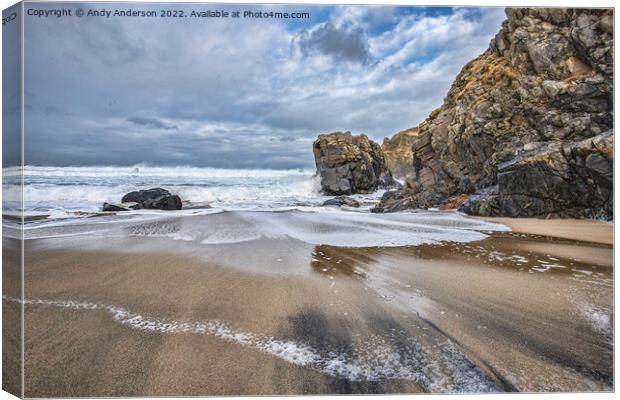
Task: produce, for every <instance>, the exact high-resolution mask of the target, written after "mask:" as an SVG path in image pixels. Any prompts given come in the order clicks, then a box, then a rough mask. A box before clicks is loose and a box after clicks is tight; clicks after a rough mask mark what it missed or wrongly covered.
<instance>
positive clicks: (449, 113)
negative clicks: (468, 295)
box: [374, 8, 613, 219]
mask: <svg viewBox="0 0 620 400" xmlns="http://www.w3.org/2000/svg"><path fill="white" fill-rule="evenodd" d="M506 14H507V16H508V19H507V20H506V21H505V22H504V23H503V25H502V28H501V30H500V32H499V33H498V34H497V35H496V37H495V38H494V39H493V40H492V41H491V44H490V46H489V48H488V49H487V50H486V51H485V52H484V53H483V54H482V55H480V56H479V57H478V58H476V59H474V60H472V61H471V62H469V63H468V64H467V65H465V67H464V68H463V69H462V71H461V72H460V73H459V75H458V76H457V77H456V79H455V81H454V83H453V84H452V87H451V88H450V90H449V92H448V94H447V96H446V98H445V100H444V103H443V105H442V106H441V107H439V108H438V109H436V110H435V111H433V112H432V113H431V114H430V115H429V116H428V118H427V119H426V120H425V121H424V122H423V123H422V124H420V125H419V126H418V127H417V137H415V139H414V140H413V142H412V145H411V152H412V154H411V157H410V158H409V159H408V160H405V161H401V160H399V161H398V162H397V164H398V165H396V166H393V167H392V168H394V169H395V170H399V171H400V170H408V171H411V170H412V172H410V173H409V175H410V177H411V178H413V179H414V180H415V181H416V182H417V185H414V187H413V188H412V187H407V188H405V189H403V190H401V191H398V192H388V193H386V195H385V196H384V199H383V200H382V202H381V203H380V204H379V206H378V207H377V208H376V209H375V210H374V211H376V212H389V211H397V210H402V209H405V208H416V207H439V206H441V205H443V204H445V203H446V202H450V201H451V199H453V198H454V197H455V196H459V198H463V195H464V194H465V195H472V196H471V197H469V201H468V202H467V203H466V204H464V205H463V206H462V208H461V209H462V210H464V211H466V212H468V213H471V214H476V215H504V216H514V217H525V216H548V215H551V216H560V217H564V216H580V217H581V216H583V217H595V218H605V219H612V218H613V180H612V177H613V99H612V96H613V79H612V74H613V11H612V10H603V9H596V10H587V9H542V8H540V9H507V10H506ZM405 158H406V157H405ZM388 159H389V158H388ZM408 186H411V185H408Z"/></svg>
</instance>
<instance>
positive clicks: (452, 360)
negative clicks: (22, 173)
mask: <svg viewBox="0 0 620 400" xmlns="http://www.w3.org/2000/svg"><path fill="white" fill-rule="evenodd" d="M3 300H5V301H10V302H15V303H20V304H24V305H25V306H50V307H57V308H64V309H72V310H82V311H87V310H91V311H105V312H107V313H108V314H109V315H110V317H111V318H112V320H113V321H115V322H117V323H119V324H121V325H123V326H126V327H128V328H131V329H137V330H140V331H145V332H152V333H159V334H195V335H210V336H214V337H217V338H219V339H222V340H225V341H227V342H232V343H236V344H238V345H241V346H244V347H248V348H253V349H255V350H257V351H260V352H263V353H266V354H270V355H272V356H275V357H278V358H280V359H282V360H284V361H287V362H289V363H291V364H295V365H298V366H301V367H305V368H309V369H312V370H315V371H318V372H320V373H323V374H325V375H328V376H332V377H335V378H341V379H347V380H350V381H357V382H363V381H370V382H376V381H381V380H385V379H405V380H412V381H415V382H417V383H418V384H420V385H421V386H422V387H423V388H425V389H426V390H428V391H432V392H461V393H463V392H495V391H498V388H497V386H496V385H495V384H494V382H493V381H492V380H491V379H489V378H488V377H487V376H486V375H485V374H484V372H483V371H482V370H481V369H480V368H478V367H477V366H476V365H475V364H473V363H472V362H471V361H470V360H469V359H468V358H467V357H466V356H464V355H463V354H462V353H460V352H459V351H458V349H457V348H456V347H455V346H454V345H453V344H452V343H450V342H449V341H445V342H444V343H442V344H441V348H440V349H439V350H437V349H424V348H423V347H422V346H421V345H420V343H418V342H417V341H416V340H415V338H408V339H407V340H404V339H403V338H395V337H390V335H388V336H386V337H382V336H377V335H373V336H371V337H369V338H368V340H367V342H366V343H360V344H359V345H357V347H359V350H358V351H357V352H356V353H355V354H352V353H346V352H337V351H327V350H326V349H318V348H314V347H312V346H310V345H308V344H305V343H302V342H298V341H294V340H286V339H278V338H274V337H262V336H260V335H257V334H254V333H251V332H247V331H242V330H237V329H234V328H232V327H230V326H228V325H227V324H225V323H223V322H221V321H218V320H205V321H177V320H172V319H165V318H157V317H151V316H144V315H140V314H137V313H135V312H132V311H130V310H129V309H127V308H125V307H119V306H113V305H107V304H103V303H95V302H83V301H75V300H48V299H24V300H21V299H17V298H13V297H9V296H3Z"/></svg>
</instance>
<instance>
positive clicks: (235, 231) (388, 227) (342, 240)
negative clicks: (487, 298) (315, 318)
mask: <svg viewBox="0 0 620 400" xmlns="http://www.w3.org/2000/svg"><path fill="white" fill-rule="evenodd" d="M237 216H238V217H239V218H240V221H238V222H237V223H235V224H231V225H229V224H225V223H224V224H219V225H218V226H217V227H214V229H213V230H212V231H204V230H203V234H204V235H205V237H202V238H200V242H201V243H203V244H223V243H235V242H243V241H248V240H253V239H254V238H261V237H262V238H269V239H286V238H292V239H295V240H299V241H302V242H305V243H309V244H313V245H331V246H340V247H375V246H377V247H397V246H416V245H421V244H432V243H439V242H447V241H454V242H471V241H477V240H482V239H484V238H486V237H487V235H486V234H485V232H492V231H508V230H509V228H507V227H505V226H503V225H499V224H493V223H489V222H485V221H481V220H477V219H471V218H467V217H465V216H463V215H460V214H456V213H447V212H416V213H398V214H372V213H351V212H342V211H320V212H282V213H260V212H243V213H238V214H237Z"/></svg>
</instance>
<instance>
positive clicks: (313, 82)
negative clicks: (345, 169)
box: [26, 7, 504, 167]
mask: <svg viewBox="0 0 620 400" xmlns="http://www.w3.org/2000/svg"><path fill="white" fill-rule="evenodd" d="M263 8H264V7H263ZM398 11H399V10H398V9H396V8H390V7H336V8H335V9H334V10H333V12H332V13H331V14H330V17H329V19H328V20H321V21H317V23H316V24H315V25H313V26H298V27H295V28H294V29H293V28H291V26H287V25H286V24H285V23H284V22H282V21H278V20H243V21H233V20H217V19H214V20H208V21H187V22H183V23H182V22H179V21H173V20H165V19H164V20H160V19H158V20H157V21H155V22H154V21H148V20H144V21H143V20H136V19H127V20H93V21H90V22H92V23H89V24H80V22H79V20H76V19H58V20H56V19H54V20H40V21H37V22H36V24H34V23H31V24H29V25H28V26H29V27H30V28H28V30H27V38H26V39H27V41H26V43H27V55H26V56H27V58H28V59H29V63H28V65H29V67H28V70H27V72H26V86H27V88H26V89H27V90H29V91H30V92H31V93H32V96H30V97H29V98H28V99H27V102H28V103H29V104H30V106H31V107H32V108H33V109H34V111H33V112H32V113H30V114H29V115H30V116H29V117H28V118H29V121H30V120H31V121H32V122H31V123H30V124H29V127H30V128H29V131H28V135H27V137H29V138H32V140H37V141H39V142H40V144H38V145H36V146H32V149H33V150H32V151H31V152H30V154H29V155H30V158H31V159H32V160H34V162H40V161H37V160H41V159H45V160H46V162H53V160H52V159H53V158H54V157H51V156H50V154H42V155H41V154H40V153H38V152H46V151H47V152H48V153H49V146H48V145H45V143H46V142H47V143H48V144H49V143H50V142H52V141H53V142H54V143H59V142H62V140H63V138H65V140H66V141H70V140H72V141H74V143H72V144H71V146H70V147H71V149H72V151H75V146H78V147H79V146H80V143H79V138H80V137H81V135H85V131H86V130H88V132H89V134H92V135H94V136H96V137H97V140H94V139H93V140H86V141H84V143H83V146H89V145H92V143H96V145H97V146H102V143H105V142H106V140H107V141H108V144H109V145H108V146H107V147H106V146H105V145H103V147H104V148H106V150H109V149H111V148H114V146H118V147H120V146H124V147H125V148H123V149H122V151H120V152H117V153H118V154H122V155H123V157H126V163H135V162H139V161H144V160H141V159H139V157H141V156H142V154H140V153H139V152H135V151H134V152H133V153H132V151H130V150H131V148H132V146H134V147H140V146H139V145H141V144H137V142H138V141H139V140H141V138H142V140H145V141H146V140H149V138H153V137H157V138H160V139H161V138H164V139H162V140H161V142H160V143H158V146H160V147H161V146H169V150H170V151H168V152H166V151H165V150H166V149H165V148H162V149H161V151H159V152H158V154H157V155H158V156H161V157H164V158H165V157H166V155H168V157H169V158H168V159H166V160H165V162H166V163H169V162H175V160H177V159H181V158H182V159H183V161H184V162H186V161H187V160H188V159H189V160H191V161H193V162H196V163H199V164H203V165H216V164H217V165H218V166H222V163H225V162H233V163H234V162H239V163H240V164H243V165H251V166H253V167H256V166H272V167H294V166H310V165H312V152H311V148H310V143H311V141H312V139H314V138H315V137H316V135H317V134H318V133H323V132H330V131H335V130H352V131H354V132H356V133H361V132H364V133H367V134H369V135H370V136H371V137H373V138H375V139H376V140H380V139H381V138H382V137H384V136H389V135H392V134H394V133H395V132H397V131H399V130H402V129H405V128H407V127H411V126H415V125H417V124H418V123H420V122H421V121H422V120H423V119H424V117H425V116H426V115H428V113H429V112H430V111H432V109H434V108H435V107H437V106H439V105H440V104H441V100H442V99H443V97H444V96H445V94H446V92H447V90H448V88H449V85H450V83H451V82H452V80H453V79H454V77H455V76H456V74H457V73H458V72H459V70H460V69H461V67H462V66H463V65H464V64H465V63H466V62H467V61H469V60H470V59H471V58H473V57H475V56H477V55H478V54H480V53H481V52H482V51H484V49H486V48H487V46H488V42H489V40H490V39H491V38H492V37H493V36H494V34H495V33H496V31H497V30H498V29H499V25H500V22H501V20H502V19H503V18H504V16H503V11H502V10H499V9H478V10H477V11H475V10H471V9H459V10H456V11H455V12H454V13H452V14H451V15H435V16H433V15H415V14H410V15H402V13H399V12H398ZM328 24H331V26H332V27H333V29H331V28H330V29H329V30H328V31H329V32H327V31H325V29H324V28H325V27H326V26H328ZM386 26H387V27H389V30H388V31H386V32H383V33H381V29H382V27H386ZM321 29H323V30H321ZM383 29H385V28H383ZM303 32H306V35H307V36H306V40H305V41H302V42H303V43H304V44H305V45H306V48H305V50H303V51H302V49H301V48H300V47H299V38H300V37H301V36H300V35H303ZM317 32H318V33H317ZM325 32H327V33H328V34H326V33H325ZM330 35H331V36H330ZM330 37H331V38H332V39H331V42H330ZM343 38H344V39H346V40H344V39H343ZM353 39H355V40H359V43H356V44H355V46H353V50H351V49H349V48H346V46H347V44H348V43H349V42H350V41H351V40H353ZM296 40H297V41H296ZM334 41H335V42H334ZM52 44H53V45H52ZM365 46H367V47H365ZM364 49H367V53H364ZM362 58H364V62H355V61H360V60H361V59H362ZM343 59H344V60H345V61H343ZM50 105H54V107H56V109H57V110H58V112H57V113H55V114H53V115H50V113H49V112H47V113H44V112H43V111H42V110H43V109H45V108H46V107H48V108H47V109H48V110H49V106H50ZM67 113H69V114H70V115H71V117H67V115H68V114H67ZM128 118H133V122H132V120H128ZM136 118H137V119H136ZM85 121H89V122H88V123H86V122H85ZM93 121H98V123H97V124H93V123H92V122H93ZM111 121H114V122H113V123H112V122H111ZM136 121H138V123H136ZM157 121H160V122H161V124H159V126H158V122H157ZM51 127H56V129H58V130H57V131H55V132H53V140H52V139H50V135H52V132H50V129H51ZM165 127H168V128H170V127H176V128H178V129H175V130H173V129H165ZM128 131H131V134H128ZM230 138H234V140H233V143H235V144H234V145H232V144H230V142H231V139H230ZM290 138H297V139H302V140H295V141H292V140H290ZM183 141H187V143H188V145H183V144H182V143H177V142H183ZM189 144H191V145H189ZM216 145H219V146H223V147H222V151H221V152H219V153H218V152H217V151H212V150H213V149H212V148H209V149H206V148H205V147H206V146H210V147H213V146H216ZM231 146H233V147H235V146H236V148H237V150H238V149H239V148H240V147H243V151H239V150H238V154H239V156H238V157H236V158H235V156H234V153H231V152H230V150H231ZM300 146H305V147H300ZM68 147H69V146H67V148H68ZM179 148H182V149H183V151H188V152H190V153H191V154H190V155H189V156H188V155H187V154H185V155H184V156H183V157H177V156H178V154H181V153H182V152H181V153H180V150H179ZM173 150H174V151H173ZM109 153H110V151H107V152H106V153H101V154H97V152H94V153H93V152H92V151H88V152H86V151H85V152H84V154H90V157H91V158H90V159H88V160H86V159H80V160H79V161H80V162H84V163H88V162H91V163H105V162H106V157H107V154H109ZM206 153H208V154H209V157H205V156H204V154H206ZM72 154H75V153H66V154H64V153H62V154H61V153H60V152H59V154H58V155H57V158H58V160H57V161H55V162H57V163H65V164H66V163H67V160H60V158H62V157H65V158H67V157H69V158H70V157H73V155H72ZM93 154H94V155H93ZM175 154H176V155H177V156H175ZM291 155H293V156H292V157H291ZM118 157H120V155H118ZM218 157H220V158H221V159H218ZM224 157H225V158H224ZM241 157H243V159H241ZM248 158H249V159H248ZM123 159H125V158H123ZM50 160H52V161H50ZM274 160H286V162H284V163H280V164H278V161H274ZM109 162H112V161H109ZM114 162H116V163H119V162H120V161H119V159H115V160H114ZM163 162H164V161H162V163H163ZM269 162H275V164H273V165H271V164H269V165H268V163H269ZM261 163H262V164H261ZM234 166H235V165H231V167H234Z"/></svg>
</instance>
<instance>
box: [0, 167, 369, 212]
mask: <svg viewBox="0 0 620 400" xmlns="http://www.w3.org/2000/svg"><path fill="white" fill-rule="evenodd" d="M3 176H4V180H5V187H4V190H5V191H8V192H9V193H15V194H16V195H15V196H13V197H18V196H19V193H18V192H19V189H20V179H21V177H20V174H19V170H18V169H17V168H12V169H11V168H9V169H5V170H3ZM153 187H161V188H164V189H167V190H168V191H170V192H171V193H173V194H178V195H179V196H180V197H181V199H183V200H184V201H185V202H186V203H185V207H187V208H198V209H199V208H201V207H204V206H207V205H208V206H209V207H211V208H215V209H220V210H228V211H232V210H262V209H267V210H275V209H286V208H294V207H300V206H301V207H312V206H318V205H320V204H322V202H323V201H325V200H326V199H327V198H328V197H326V196H322V195H320V194H319V192H318V190H317V189H318V182H317V180H316V178H315V177H314V171H311V170H267V169H262V170H242V169H216V168H197V167H155V166H148V165H135V166H129V167H118V166H101V167H40V166H26V167H25V168H24V212H25V213H26V214H27V215H40V214H50V213H51V214H54V215H56V216H61V215H62V213H63V212H75V211H83V212H97V211H101V207H102V205H103V203H104V202H108V203H118V202H120V200H121V198H122V197H123V195H124V194H126V193H128V192H131V191H134V190H140V189H149V188H153ZM379 194H380V193H377V195H375V196H369V197H370V198H371V199H376V197H377V196H378V195H379ZM5 197H7V196H5ZM4 206H5V210H12V211H17V209H18V208H19V204H15V203H12V202H7V201H5V203H4Z"/></svg>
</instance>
